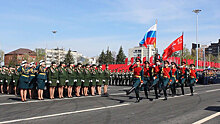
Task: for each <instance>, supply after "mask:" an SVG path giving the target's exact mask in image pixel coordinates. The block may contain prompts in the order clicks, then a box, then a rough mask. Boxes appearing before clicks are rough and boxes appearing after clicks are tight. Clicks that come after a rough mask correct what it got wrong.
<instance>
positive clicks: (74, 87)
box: [0, 61, 111, 102]
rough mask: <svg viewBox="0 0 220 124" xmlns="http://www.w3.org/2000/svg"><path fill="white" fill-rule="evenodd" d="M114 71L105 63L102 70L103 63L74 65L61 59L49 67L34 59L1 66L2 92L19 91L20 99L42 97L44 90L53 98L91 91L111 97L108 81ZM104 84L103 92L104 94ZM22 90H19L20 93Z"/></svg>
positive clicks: (0, 80) (78, 95)
mask: <svg viewBox="0 0 220 124" xmlns="http://www.w3.org/2000/svg"><path fill="white" fill-rule="evenodd" d="M110 75H111V72H110V70H109V69H108V66H106V69H105V70H103V69H102V66H101V65H98V66H97V65H95V64H93V65H91V66H90V65H89V64H86V65H82V64H81V63H78V64H77V65H74V64H73V63H70V64H68V65H66V64H65V63H64V62H60V64H59V65H57V64H56V63H55V62H52V63H51V66H50V67H48V68H47V67H46V64H45V62H44V61H40V62H39V64H38V65H36V64H35V63H34V62H32V63H29V64H28V63H27V61H23V62H22V63H21V65H17V66H16V67H10V66H9V67H6V66H2V68H0V88H1V89H0V91H1V93H2V94H3V93H7V94H10V93H14V94H15V95H17V93H19V94H20V96H21V100H22V101H23V102H24V101H26V100H27V96H29V98H30V99H32V98H33V97H35V96H37V98H38V99H39V100H43V99H44V96H46V95H45V94H46V93H44V91H47V92H48V96H49V98H50V99H54V98H55V97H56V96H57V97H58V98H63V97H65V96H66V97H69V98H71V97H73V95H75V96H76V97H80V96H81V95H84V96H88V94H90V95H92V96H94V95H103V96H108V92H107V89H108V84H109V82H110ZM102 86H103V87H104V88H103V89H104V92H103V93H102ZM18 91H20V92H18Z"/></svg>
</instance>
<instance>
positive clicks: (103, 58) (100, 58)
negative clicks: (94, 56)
mask: <svg viewBox="0 0 220 124" xmlns="http://www.w3.org/2000/svg"><path fill="white" fill-rule="evenodd" d="M98 62H99V63H100V64H105V63H106V54H105V53H104V50H102V52H101V54H100V55H99V58H98Z"/></svg>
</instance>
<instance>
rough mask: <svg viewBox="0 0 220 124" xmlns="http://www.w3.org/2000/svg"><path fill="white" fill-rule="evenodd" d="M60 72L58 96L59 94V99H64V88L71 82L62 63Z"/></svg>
mask: <svg viewBox="0 0 220 124" xmlns="http://www.w3.org/2000/svg"><path fill="white" fill-rule="evenodd" d="M58 72H59V88H58V94H59V98H63V88H64V86H65V84H66V83H68V82H69V80H68V77H67V72H66V69H65V63H64V62H60V67H59V68H58Z"/></svg>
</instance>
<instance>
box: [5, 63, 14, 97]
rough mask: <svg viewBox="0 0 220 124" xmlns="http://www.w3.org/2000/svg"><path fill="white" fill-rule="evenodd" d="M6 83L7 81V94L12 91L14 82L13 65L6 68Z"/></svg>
mask: <svg viewBox="0 0 220 124" xmlns="http://www.w3.org/2000/svg"><path fill="white" fill-rule="evenodd" d="M5 78H6V79H5V83H6V86H7V94H9V93H10V89H11V88H10V85H11V83H12V79H13V70H12V67H11V66H9V67H8V68H6V77H5Z"/></svg>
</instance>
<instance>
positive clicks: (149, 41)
mask: <svg viewBox="0 0 220 124" xmlns="http://www.w3.org/2000/svg"><path fill="white" fill-rule="evenodd" d="M156 31H157V24H155V25H153V26H152V27H151V28H150V29H148V31H147V33H146V34H145V35H144V38H143V40H142V41H140V43H139V44H140V45H143V46H145V47H146V48H147V45H154V48H156Z"/></svg>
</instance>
